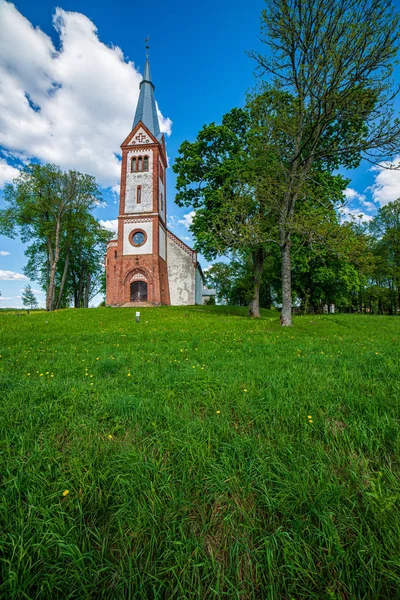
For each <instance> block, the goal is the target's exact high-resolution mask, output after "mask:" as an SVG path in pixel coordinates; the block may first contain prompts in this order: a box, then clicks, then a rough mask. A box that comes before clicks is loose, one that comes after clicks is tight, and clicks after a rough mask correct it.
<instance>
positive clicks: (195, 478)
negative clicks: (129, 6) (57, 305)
mask: <svg viewBox="0 0 400 600" xmlns="http://www.w3.org/2000/svg"><path fill="white" fill-rule="evenodd" d="M245 314H246V311H245V310H244V309H235V308H228V307H193V308H159V309H141V315H142V317H141V322H140V323H136V322H135V310H134V309H106V308H105V309H93V310H65V311H60V312H56V313H51V314H46V313H44V312H37V313H35V312H33V313H32V312H31V313H30V314H29V315H28V314H25V315H23V316H18V315H17V314H15V313H11V312H10V313H0V354H1V358H0V409H1V412H0V427H1V430H0V434H1V439H0V478H1V489H0V561H1V573H0V597H1V598H5V599H7V600H8V599H10V600H11V599H12V600H14V599H17V598H18V599H20V598H21V599H32V600H36V599H46V600H47V599H51V600H55V599H58V598H60V599H61V598H71V599H72V598H73V599H79V600H87V599H92V598H93V599H103V598H105V599H110V600H126V599H185V598H188V599H194V598H196V599H197V598H198V599H207V600H208V599H217V598H218V599H219V598H226V599H229V600H231V599H252V598H259V599H268V600H269V599H271V600H274V599H277V600H281V599H282V600H292V599H294V600H299V599H304V600H306V599H307V600H310V599H313V600H317V599H318V600H321V599H326V600H334V599H335V600H354V599H378V598H379V599H384V600H389V599H398V598H400V591H399V590H400V553H399V549H400V516H399V506H400V485H399V473H400V469H399V460H400V452H399V451H400V435H399V433H400V421H399V404H400V402H399V398H400V369H399V367H400V353H399V341H400V335H399V334H400V318H390V317H373V316H358V315H327V316H317V317H297V318H295V321H294V322H295V326H294V327H293V328H290V329H281V328H280V326H279V315H278V313H276V312H269V311H264V312H263V318H262V320H260V321H251V320H249V319H248V318H247V317H246V316H245ZM67 491H68V493H67ZM64 494H65V495H64Z"/></svg>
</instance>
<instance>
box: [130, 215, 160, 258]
mask: <svg viewBox="0 0 400 600" xmlns="http://www.w3.org/2000/svg"><path fill="white" fill-rule="evenodd" d="M135 229H141V230H142V231H144V232H145V233H147V240H146V242H145V243H144V244H143V246H132V244H131V243H130V241H129V235H130V234H131V232H132V231H134V230H135ZM152 252H153V223H152V222H151V221H147V222H144V223H142V222H140V221H139V222H136V223H126V222H125V223H124V245H123V253H124V254H134V255H136V254H152Z"/></svg>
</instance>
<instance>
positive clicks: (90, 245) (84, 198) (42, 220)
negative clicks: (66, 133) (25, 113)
mask: <svg viewBox="0 0 400 600" xmlns="http://www.w3.org/2000/svg"><path fill="white" fill-rule="evenodd" d="M100 197H101V196H100V191H99V188H98V185H97V183H96V181H95V179H94V177H92V176H90V175H84V174H82V173H79V172H77V171H68V172H62V171H61V169H60V168H59V167H57V166H56V165H50V164H47V165H40V164H36V163H32V164H30V165H27V166H26V167H25V168H24V169H22V171H21V172H20V174H19V176H18V177H17V178H16V179H15V180H14V182H13V184H10V185H7V186H6V187H5V190H4V200H5V202H6V204H7V208H5V209H3V210H2V211H0V232H1V233H2V234H4V235H8V236H11V237H15V236H16V235H17V234H19V235H21V239H22V241H23V242H30V245H29V246H28V248H27V250H26V255H27V256H28V263H27V265H26V268H25V270H24V271H25V273H26V274H27V275H28V276H29V277H30V278H31V279H36V280H37V281H39V282H40V284H41V285H42V287H43V289H45V290H46V308H47V310H53V309H54V308H59V307H60V306H67V305H68V304H69V300H70V297H71V295H72V294H73V295H74V297H75V304H76V303H77V300H76V297H77V295H78V298H80V301H79V302H78V306H81V305H82V306H87V304H88V299H89V297H90V295H91V287H93V284H95V285H97V282H98V280H99V277H100V274H101V269H100V267H99V264H100V255H102V256H103V255H104V250H105V243H106V241H107V239H108V238H109V233H108V232H106V230H104V229H102V228H101V227H100V225H99V224H98V223H97V221H96V220H95V219H94V218H93V216H92V215H91V213H90V211H91V209H93V208H94V207H95V206H96V205H97V203H98V202H99V200H100ZM67 276H68V277H69V280H68V283H67ZM74 284H75V287H74ZM92 292H93V290H92Z"/></svg>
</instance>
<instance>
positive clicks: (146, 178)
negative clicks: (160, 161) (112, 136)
mask: <svg viewBox="0 0 400 600" xmlns="http://www.w3.org/2000/svg"><path fill="white" fill-rule="evenodd" d="M134 156H148V157H149V170H148V171H145V172H136V173H131V160H132V158H133V157H134ZM138 185H140V186H142V202H141V203H140V204H137V203H136V198H137V195H136V193H137V187H138ZM143 212H153V151H152V150H151V149H150V148H149V149H148V150H144V149H141V150H130V151H129V152H128V157H127V163H126V189H125V214H126V213H134V214H137V213H143Z"/></svg>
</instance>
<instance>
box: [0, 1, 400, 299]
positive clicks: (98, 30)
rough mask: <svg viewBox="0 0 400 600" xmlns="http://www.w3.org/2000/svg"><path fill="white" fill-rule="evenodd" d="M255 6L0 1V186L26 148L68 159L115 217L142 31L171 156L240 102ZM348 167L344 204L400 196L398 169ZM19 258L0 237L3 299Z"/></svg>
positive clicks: (19, 249) (12, 285)
mask: <svg viewBox="0 0 400 600" xmlns="http://www.w3.org/2000/svg"><path fill="white" fill-rule="evenodd" d="M263 5H264V3H263V0H249V1H248V2H246V3H243V2H239V1H238V0H215V1H214V2H212V3H211V2H209V3H205V2H193V1H185V2H184V1H181V0H178V1H176V0H175V1H174V2H170V1H169V0H165V1H164V2H160V1H158V0H153V1H152V2H143V3H139V2H130V3H129V2H126V1H124V2H122V1H120V0H114V2H113V3H111V2H101V1H94V0H85V1H83V0H79V1H78V0H60V3H56V4H54V2H53V0H52V1H49V0H40V2H32V0H15V2H14V3H13V4H11V3H9V2H6V1H5V0H0V105H1V107H2V110H1V111H0V189H1V188H2V186H3V185H4V183H6V182H7V181H9V180H10V179H11V178H12V177H13V176H15V175H16V174H17V170H16V169H17V168H18V167H19V166H20V165H21V164H23V162H24V161H27V160H30V159H32V158H37V159H39V160H41V161H43V162H55V163H57V164H59V165H60V166H61V167H62V168H64V169H68V168H76V169H79V170H81V171H84V172H88V173H91V174H93V175H95V176H96V177H97V178H98V180H99V181H100V183H101V184H102V186H103V188H104V199H105V201H106V205H105V206H104V207H102V208H99V209H97V211H96V216H97V217H98V218H99V219H101V220H102V221H104V222H106V223H109V224H110V226H111V225H112V221H113V220H115V219H116V217H117V204H116V200H117V194H116V192H117V191H118V188H117V186H118V182H119V164H118V156H117V154H118V150H119V144H120V143H121V142H122V141H123V140H124V138H125V137H126V135H127V134H128V133H129V131H130V128H131V124H132V120H133V116H134V112H135V107H136V101H137V96H138V85H139V82H140V79H141V76H140V74H139V72H138V71H140V72H141V71H142V69H143V65H144V38H145V37H146V36H147V35H150V61H151V69H152V76H153V81H154V83H155V86H156V91H155V95H156V100H157V102H158V106H159V109H160V111H161V113H162V116H161V117H160V118H161V121H162V128H163V130H164V131H165V132H167V133H168V134H170V135H168V137H167V151H168V156H169V158H170V161H171V163H173V161H174V158H175V157H176V156H177V153H178V148H179V145H180V144H181V143H182V142H183V141H184V140H185V139H189V140H193V139H194V138H195V137H196V135H197V133H198V131H199V129H200V128H201V127H202V125H203V124H205V123H209V122H212V121H215V122H220V120H221V117H222V115H223V114H224V113H226V112H227V111H229V110H230V109H231V108H233V107H234V106H242V105H243V103H244V101H245V95H246V91H247V90H249V89H250V88H251V87H252V86H253V85H254V69H255V64H254V63H253V61H252V60H251V59H250V58H249V57H248V56H247V55H246V51H249V50H251V49H257V50H262V44H261V43H260V41H259V39H258V36H259V19H260V13H261V10H262V8H263ZM49 89H52V93H50V94H49ZM35 107H36V110H35ZM37 107H40V111H39V110H38V109H37ZM171 122H172V125H171ZM350 176H351V178H352V182H351V184H350V186H349V187H350V188H351V189H350V190H349V192H348V196H349V205H348V207H346V209H345V212H346V214H347V215H348V214H350V212H351V211H354V214H358V213H360V212H363V213H364V214H365V215H366V217H364V218H367V219H368V218H370V217H371V216H372V215H373V214H374V213H375V212H376V209H377V208H378V207H379V206H380V205H383V204H385V203H387V202H388V201H390V200H393V199H395V198H396V197H398V196H400V177H399V173H396V172H393V171H389V172H388V171H379V170H378V171H371V170H370V165H368V164H364V165H362V166H361V167H360V168H359V169H357V170H356V171H354V172H352V173H351V174H350ZM167 181H168V191H167V210H168V214H169V223H170V226H171V227H172V228H173V231H174V233H176V234H177V235H179V236H180V237H182V238H183V239H185V241H186V242H187V243H189V244H190V242H191V236H190V232H189V231H188V229H187V225H188V223H189V221H190V217H188V216H187V215H188V214H190V209H187V208H186V209H179V208H178V207H177V206H176V205H175V204H174V195H175V189H174V184H175V178H174V175H173V173H172V170H171V169H169V171H168V180H167ZM0 196H1V192H0ZM3 206H4V203H3V202H2V200H1V198H0V208H2V207H3ZM185 215H186V216H185ZM345 216H346V215H345ZM25 262H26V259H25V256H24V247H23V245H22V244H21V242H20V241H19V240H9V239H7V238H4V237H1V236H0V291H1V293H2V296H3V300H2V301H1V306H19V305H20V304H21V301H20V298H18V296H20V295H21V291H20V290H21V288H22V287H23V286H24V285H25V284H26V283H27V280H24V279H21V278H19V276H21V274H22V268H23V266H24V264H25ZM202 264H203V267H204V266H206V265H207V263H206V261H204V260H203V261H202ZM32 284H33V287H34V289H35V290H38V291H40V290H39V287H38V285H37V284H35V283H34V282H32ZM38 298H41V299H42V298H43V294H38Z"/></svg>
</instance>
